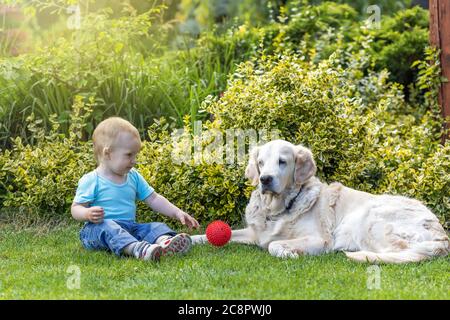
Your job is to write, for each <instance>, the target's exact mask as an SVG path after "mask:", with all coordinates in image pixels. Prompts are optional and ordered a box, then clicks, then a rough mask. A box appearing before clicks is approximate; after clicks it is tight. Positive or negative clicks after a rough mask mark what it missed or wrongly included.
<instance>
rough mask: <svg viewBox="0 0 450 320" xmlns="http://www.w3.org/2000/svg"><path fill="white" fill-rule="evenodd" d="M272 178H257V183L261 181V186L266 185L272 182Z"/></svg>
mask: <svg viewBox="0 0 450 320" xmlns="http://www.w3.org/2000/svg"><path fill="white" fill-rule="evenodd" d="M272 180H273V177H272V176H261V177H259V181H261V183H262V184H265V185H268V184H270V183H271V182H272Z"/></svg>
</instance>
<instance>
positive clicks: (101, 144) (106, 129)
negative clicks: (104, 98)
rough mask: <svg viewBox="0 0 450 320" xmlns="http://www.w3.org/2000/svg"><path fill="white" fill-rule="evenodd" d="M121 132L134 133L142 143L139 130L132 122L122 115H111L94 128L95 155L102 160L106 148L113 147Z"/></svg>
mask: <svg viewBox="0 0 450 320" xmlns="http://www.w3.org/2000/svg"><path fill="white" fill-rule="evenodd" d="M120 132H128V133H130V134H132V135H133V136H134V137H135V138H136V139H137V140H138V141H139V144H141V137H140V136H139V131H138V130H137V129H136V127H135V126H133V125H132V124H131V123H130V122H128V121H127V120H125V119H122V118H120V117H110V118H108V119H106V120H103V121H102V122H100V123H99V124H98V125H97V127H96V128H95V130H94V133H93V135H92V141H93V143H94V157H95V160H96V161H97V162H100V160H101V156H102V155H103V152H104V150H105V148H110V149H112V148H113V147H114V143H115V141H116V138H117V136H118V135H119V133H120Z"/></svg>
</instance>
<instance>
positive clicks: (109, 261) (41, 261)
mask: <svg viewBox="0 0 450 320" xmlns="http://www.w3.org/2000/svg"><path fill="white" fill-rule="evenodd" d="M78 229H79V226H78V225H64V226H59V227H56V228H54V227H53V228H52V229H50V230H44V231H43V230H42V228H39V227H30V228H24V229H23V230H20V229H19V228H18V227H17V226H12V225H2V226H1V227H0V270H1V273H0V299H450V291H449V289H450V263H449V262H450V258H449V257H446V258H438V259H434V260H432V261H426V262H422V263H418V264H408V265H381V266H380V275H381V277H380V289H372V290H369V289H368V288H367V281H368V277H371V275H370V274H369V273H368V269H367V268H368V267H369V266H370V265H366V264H358V263H354V262H351V261H349V260H347V259H346V258H345V256H344V255H343V254H342V253H333V254H327V255H322V256H316V257H312V256H305V257H301V258H299V259H294V260H281V259H277V258H274V257H272V256H270V255H269V254H268V253H267V252H266V251H263V250H260V249H258V248H257V247H253V246H245V245H239V244H228V245H226V246H225V247H222V248H214V247H212V246H210V245H202V246H195V247H193V249H192V251H190V252H189V253H188V255H186V256H185V257H166V258H164V259H163V260H161V262H160V263H150V262H143V261H138V260H134V259H131V258H117V257H115V256H113V255H112V254H108V253H106V252H90V251H86V250H84V249H83V248H82V247H81V245H80V242H79V240H78ZM70 266H76V267H78V268H79V270H80V288H79V289H72V290H70V289H69V288H68V286H67V281H68V280H69V281H70V279H71V277H73V276H74V272H73V271H70V269H69V272H68V268H69V267H70Z"/></svg>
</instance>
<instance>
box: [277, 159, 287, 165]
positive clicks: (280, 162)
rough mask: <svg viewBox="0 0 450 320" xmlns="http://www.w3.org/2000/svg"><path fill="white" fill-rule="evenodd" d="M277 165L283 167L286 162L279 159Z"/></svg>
mask: <svg viewBox="0 0 450 320" xmlns="http://www.w3.org/2000/svg"><path fill="white" fill-rule="evenodd" d="M278 163H279V165H280V166H281V165H285V164H286V160H283V159H280V160H279V161H278Z"/></svg>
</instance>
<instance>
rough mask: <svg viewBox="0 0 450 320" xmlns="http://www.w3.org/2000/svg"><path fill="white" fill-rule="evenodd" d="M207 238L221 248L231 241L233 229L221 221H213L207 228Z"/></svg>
mask: <svg viewBox="0 0 450 320" xmlns="http://www.w3.org/2000/svg"><path fill="white" fill-rule="evenodd" d="M206 238H207V239H208V241H209V243H211V244H212V245H213V246H216V247H221V246H223V245H225V244H227V242H228V241H230V238H231V228H230V226H229V225H228V224H227V223H226V222H223V221H221V220H216V221H213V222H211V223H210V224H209V225H208V226H207V227H206Z"/></svg>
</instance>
